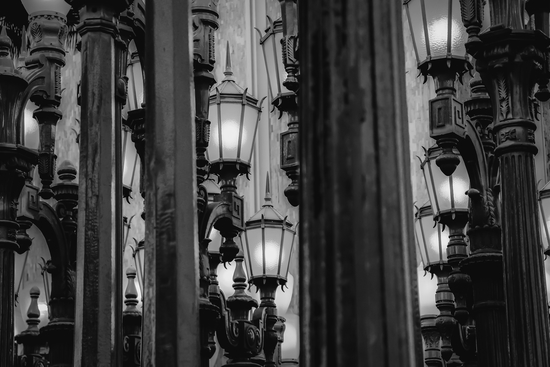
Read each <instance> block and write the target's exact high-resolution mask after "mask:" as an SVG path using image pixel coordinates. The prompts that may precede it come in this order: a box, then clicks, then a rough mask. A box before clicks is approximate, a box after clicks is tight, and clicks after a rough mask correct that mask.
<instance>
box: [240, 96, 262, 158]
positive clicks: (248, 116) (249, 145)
mask: <svg viewBox="0 0 550 367" xmlns="http://www.w3.org/2000/svg"><path fill="white" fill-rule="evenodd" d="M258 114H259V111H258V110H257V109H256V108H254V107H252V106H249V105H247V106H246V107H245V111H244V132H246V134H243V138H242V140H241V154H240V159H242V160H243V161H246V162H248V163H250V161H251V158H252V149H253V146H254V139H255V136H256V127H257V124H258Z"/></svg>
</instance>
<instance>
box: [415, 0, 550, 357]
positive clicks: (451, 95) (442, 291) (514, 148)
mask: <svg viewBox="0 0 550 367" xmlns="http://www.w3.org/2000/svg"><path fill="white" fill-rule="evenodd" d="M524 3H525V8H524V7H523V5H524ZM404 7H405V12H406V14H407V17H408V22H409V25H410V27H411V31H412V32H413V40H414V45H413V47H414V50H415V53H416V56H417V60H418V68H419V70H420V73H421V74H422V75H424V77H427V76H431V77H433V79H434V83H435V89H436V94H437V96H436V97H435V98H434V99H432V100H431V101H430V136H431V137H432V138H433V139H435V140H436V142H437V148H432V149H430V150H428V152H427V157H426V160H425V161H424V162H423V164H422V169H423V171H424V175H425V178H426V184H427V187H428V193H429V198H430V203H431V208H432V209H433V219H434V220H435V221H436V222H437V223H439V224H443V225H444V226H445V227H446V228H448V232H449V235H448V240H446V242H447V246H442V247H440V248H439V249H438V251H439V254H440V256H439V258H438V259H439V262H437V263H435V264H432V263H430V262H428V263H426V264H425V265H426V270H428V271H430V272H432V274H435V275H437V276H438V291H437V295H436V305H437V307H438V309H439V310H440V315H439V316H437V318H435V320H434V318H433V317H424V318H423V321H422V324H423V333H424V335H425V337H426V339H425V340H426V343H427V345H428V349H427V354H426V363H427V364H429V365H430V366H438V365H443V364H444V363H447V364H449V363H455V362H456V361H457V359H456V358H454V357H453V353H454V354H456V355H457V356H459V357H460V361H461V363H463V365H465V366H469V365H474V364H475V363H478V364H479V365H484V366H504V365H513V366H516V365H517V366H520V365H537V366H544V365H548V364H549V363H550V360H549V358H550V356H549V354H548V348H547V345H548V338H549V332H550V329H549V328H548V306H547V299H546V292H545V281H544V271H543V254H542V247H541V237H540V235H541V232H540V226H539V220H538V214H537V206H536V199H537V192H536V179H535V166H534V155H535V154H536V153H537V147H536V146H535V141H534V137H535V130H536V124H535V119H536V118H537V113H536V110H537V105H538V102H537V101H536V98H538V99H539V100H542V101H545V100H547V99H548V92H547V86H546V85H547V78H548V45H549V39H548V9H547V5H546V4H543V3H542V2H539V1H527V2H514V1H512V2H501V1H492V0H489V1H482V0H479V1H478V0H461V1H460V2H459V1H449V2H444V3H443V2H435V1H429V0H411V1H404ZM489 15H490V17H489ZM489 18H490V21H489ZM461 21H462V23H463V25H464V28H465V29H463V27H462V26H461V25H460V22H461ZM489 22H490V23H491V24H489ZM466 52H467V53H468V54H469V55H470V56H471V58H470V56H468V55H467V54H466ZM471 62H472V63H473V64H474V65H475V71H476V72H477V73H478V74H479V77H476V78H474V79H473V80H472V81H471V83H470V87H471V98H470V99H469V100H467V101H460V100H458V99H457V96H456V89H455V81H456V79H457V78H458V79H461V76H462V75H463V74H464V73H465V72H466V71H467V70H470V69H472V66H471ZM537 85H538V89H537V90H536V88H535V87H536V86H537ZM535 90H536V93H535ZM433 163H435V165H434V164H433ZM436 166H437V167H436ZM467 182H469V184H468V183H467ZM465 183H466V184H465ZM426 212H427V209H426V208H424V209H421V210H420V211H419V213H418V215H417V217H418V218H419V219H418V220H419V221H420V218H422V220H428V221H430V220H431V219H430V217H431V215H428V216H427V218H425V216H424V215H423V213H426ZM466 224H468V227H467V228H468V229H467V231H466V234H467V236H468V245H469V246H467V245H466V242H465V227H466ZM419 228H420V227H419ZM424 228H425V227H424ZM434 230H435V228H434ZM417 239H418V242H419V244H420V248H421V249H423V250H424V251H423V252H424V253H425V254H424V255H423V258H427V259H430V257H429V255H428V254H427V253H428V252H427V251H426V250H427V249H429V247H430V244H429V242H427V241H426V236H425V235H424V232H419V231H417ZM444 242H445V241H444ZM445 247H446V249H445ZM444 252H446V254H445V255H446V256H444V255H443V253H444ZM445 269H446V270H445ZM445 278H446V279H445ZM449 290H450V291H451V292H452V293H451V292H449ZM434 327H435V329H434ZM435 330H437V332H438V333H439V337H438V338H436V337H434V332H435ZM439 338H440V339H439ZM439 340H440V342H439ZM439 351H440V356H438V353H439ZM444 361H445V362H444ZM451 361H454V362H451ZM457 363H459V362H457Z"/></svg>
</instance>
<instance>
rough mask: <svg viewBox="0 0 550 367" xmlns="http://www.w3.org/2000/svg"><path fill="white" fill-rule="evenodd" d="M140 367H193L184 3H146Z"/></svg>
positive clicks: (193, 256)
mask: <svg viewBox="0 0 550 367" xmlns="http://www.w3.org/2000/svg"><path fill="white" fill-rule="evenodd" d="M146 4H147V12H146V16H147V20H146V27H147V32H146V49H147V60H146V65H145V66H146V71H145V75H147V85H146V87H147V91H146V99H147V110H146V121H147V123H148V124H147V131H146V135H145V144H146V146H145V151H146V155H145V165H144V167H145V182H146V186H147V189H146V203H147V206H146V216H145V218H146V223H145V243H146V244H147V246H145V274H147V276H146V279H145V282H144V283H145V284H144V289H145V297H144V301H143V302H144V307H145V310H144V314H143V317H144V324H143V344H142V347H143V361H142V365H143V366H158V367H161V366H162V367H176V366H200V365H201V358H200V342H199V340H200V330H199V320H198V317H197V315H198V314H199V306H198V298H199V293H198V286H197V284H198V279H197V277H198V251H197V243H198V238H197V222H196V213H197V204H196V203H197V197H196V179H195V157H194V155H195V131H194V127H193V118H194V111H193V106H192V105H191V101H192V99H193V97H192V87H193V81H192V79H191V76H192V65H191V55H190V49H191V45H190V43H189V42H190V40H191V35H190V29H191V27H190V25H189V20H190V19H191V12H190V1H189V0H155V1H147V3H146Z"/></svg>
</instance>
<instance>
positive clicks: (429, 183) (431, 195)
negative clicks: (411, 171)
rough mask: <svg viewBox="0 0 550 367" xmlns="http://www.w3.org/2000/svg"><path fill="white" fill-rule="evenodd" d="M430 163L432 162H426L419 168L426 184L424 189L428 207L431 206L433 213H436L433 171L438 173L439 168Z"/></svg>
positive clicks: (435, 185) (437, 210) (435, 184)
mask: <svg viewBox="0 0 550 367" xmlns="http://www.w3.org/2000/svg"><path fill="white" fill-rule="evenodd" d="M432 163H433V162H432V161H427V162H425V163H424V164H423V165H422V166H421V168H422V173H423V175H424V182H425V183H426V189H428V199H429V200H430V202H429V205H431V207H432V209H433V211H434V212H436V213H438V212H439V202H438V200H437V196H436V192H435V188H436V187H437V186H438V184H437V183H436V181H435V178H434V176H433V171H439V168H438V167H437V166H436V165H435V164H432ZM438 178H439V179H441V176H438Z"/></svg>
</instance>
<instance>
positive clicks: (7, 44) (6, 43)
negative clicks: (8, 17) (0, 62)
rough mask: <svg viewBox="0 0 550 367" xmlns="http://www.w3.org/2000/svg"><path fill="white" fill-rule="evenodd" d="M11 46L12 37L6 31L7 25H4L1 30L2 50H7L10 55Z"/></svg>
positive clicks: (0, 42) (0, 45) (0, 47)
mask: <svg viewBox="0 0 550 367" xmlns="http://www.w3.org/2000/svg"><path fill="white" fill-rule="evenodd" d="M10 48H11V39H10V38H9V37H8V33H7V32H6V27H5V26H4V27H2V31H1V32H0V50H1V51H4V52H6V53H7V54H8V55H9V50H10Z"/></svg>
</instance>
